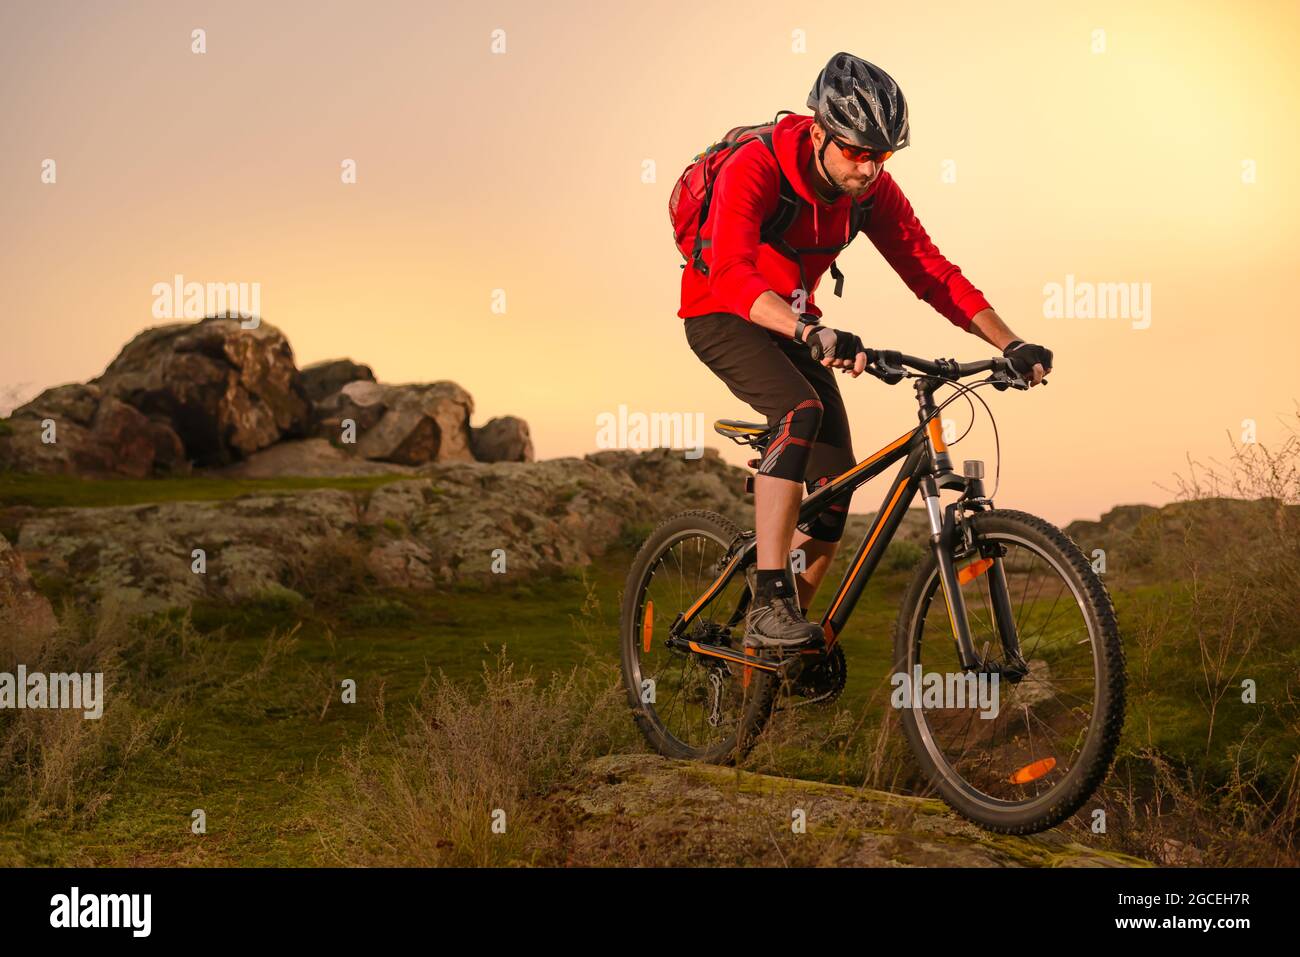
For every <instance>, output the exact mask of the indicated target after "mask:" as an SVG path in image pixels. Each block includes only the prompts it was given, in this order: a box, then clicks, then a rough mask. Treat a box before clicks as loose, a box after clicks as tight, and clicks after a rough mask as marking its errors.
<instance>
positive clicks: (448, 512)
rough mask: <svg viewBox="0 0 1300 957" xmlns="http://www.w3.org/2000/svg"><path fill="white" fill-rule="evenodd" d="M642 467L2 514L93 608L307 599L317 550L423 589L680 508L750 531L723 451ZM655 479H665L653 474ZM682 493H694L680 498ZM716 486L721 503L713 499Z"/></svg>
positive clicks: (386, 582)
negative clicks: (106, 600)
mask: <svg viewBox="0 0 1300 957" xmlns="http://www.w3.org/2000/svg"><path fill="white" fill-rule="evenodd" d="M627 456H630V458H628V457H627ZM642 457H643V456H640V455H638V454H637V453H626V455H624V454H623V453H618V455H617V457H616V458H610V457H609V456H607V455H604V454H602V455H601V456H600V457H599V458H600V460H601V462H602V463H603V464H598V463H597V462H596V461H593V460H592V459H593V458H595V457H589V458H588V459H577V458H565V459H552V460H548V461H545V462H532V463H523V462H496V463H485V462H443V463H435V464H433V465H428V466H425V467H423V468H422V469H420V470H419V475H418V477H416V476H413V477H411V478H409V479H403V480H398V481H394V482H390V483H387V484H384V485H381V486H379V487H378V488H375V489H371V490H357V491H345V490H340V489H323V490H314V491H302V492H284V493H276V494H259V495H253V496H248V497H244V498H236V499H231V500H228V501H210V502H167V503H160V504H157V505H134V506H122V507H114V508H57V509H45V510H36V511H29V512H23V513H22V514H21V515H19V514H16V513H11V516H10V518H11V520H16V521H17V523H18V525H19V533H18V538H17V541H16V543H15V544H16V546H17V547H18V548H19V549H20V550H21V551H22V552H23V554H24V555H25V556H26V557H27V558H28V559H29V562H30V564H31V567H32V570H33V572H38V573H39V574H40V575H42V576H48V577H49V578H50V579H51V580H54V581H58V580H63V581H65V582H67V583H68V584H69V585H71V586H75V591H76V593H77V594H80V595H83V596H84V597H86V598H90V599H96V598H100V597H103V596H105V595H107V594H110V593H111V594H112V595H113V596H114V597H115V598H116V599H118V600H119V601H120V602H122V603H123V604H125V605H127V606H133V607H143V608H147V609H148V608H164V607H169V606H173V605H187V604H189V603H191V602H193V601H196V600H198V599H212V600H217V601H231V600H237V599H240V598H246V597H249V596H252V595H258V594H263V593H266V592H270V591H274V590H275V589H276V588H289V589H292V590H295V591H302V590H303V589H304V588H306V589H308V590H310V588H311V587H313V583H314V582H317V581H318V580H319V579H320V578H321V574H317V571H319V570H316V571H314V570H313V568H312V567H311V563H312V562H313V561H315V560H316V559H315V558H313V557H312V556H314V555H315V554H317V553H319V552H320V551H321V549H323V548H329V549H335V550H336V551H337V552H340V553H343V552H346V553H351V554H354V555H355V556H356V560H357V563H358V564H359V565H361V566H362V567H363V569H364V571H365V572H366V574H368V575H369V576H370V577H369V579H368V581H370V582H372V583H376V584H379V585H381V586H387V587H394V588H417V589H419V588H433V587H438V586H441V585H448V584H454V583H455V582H458V581H463V580H476V579H477V580H485V579H487V578H488V577H489V576H493V575H497V574H502V573H504V575H505V576H506V577H508V578H517V577H525V576H529V575H533V574H538V573H543V574H544V573H556V572H562V571H567V570H570V569H572V568H574V567H578V566H582V565H587V564H589V563H590V562H592V561H593V560H594V559H596V558H598V557H599V556H600V555H603V554H604V553H605V552H606V551H607V550H608V549H609V548H610V547H612V546H614V545H615V544H619V543H624V542H626V541H627V536H628V533H629V532H634V533H635V535H636V536H639V535H641V534H644V533H645V532H646V531H648V527H647V526H649V525H653V523H654V522H656V521H658V520H660V519H662V518H665V517H667V516H668V515H670V514H672V513H673V512H676V511H679V510H681V509H683V508H690V507H697V508H698V507H716V508H718V509H721V510H724V511H730V512H732V513H733V514H734V515H735V517H736V518H737V520H739V521H744V522H746V523H747V522H748V521H749V519H748V517H747V516H745V515H744V514H743V510H744V508H746V507H747V504H746V503H744V502H743V501H742V500H741V499H740V497H739V496H736V495H733V494H732V493H731V492H729V491H727V492H723V491H722V490H724V489H731V488H740V486H741V480H742V478H743V474H744V473H743V472H742V471H741V470H740V469H736V468H734V467H732V466H729V465H727V464H726V463H724V462H722V461H721V459H720V458H718V457H717V455H716V453H713V454H712V455H706V456H705V457H704V458H703V459H697V460H684V461H685V462H686V465H685V467H684V468H683V467H681V466H679V464H678V463H677V462H675V461H673V460H672V458H671V456H664V455H661V454H660V453H657V452H648V453H644V457H645V458H646V459H647V463H645V464H642V463H640V462H639V459H641V458H642ZM254 458H255V459H256V457H254ZM656 470H662V471H663V472H665V473H666V474H665V476H664V477H660V478H656V477H655V472H656ZM632 474H636V475H637V476H638V477H639V478H640V480H641V483H642V484H640V485H638V484H637V482H635V481H633V479H632V478H631V475H632ZM679 487H684V488H688V489H690V488H694V489H695V492H694V494H692V495H690V496H688V497H687V498H686V499H685V500H684V499H683V498H682V497H681V496H679V495H678V494H676V493H677V492H678V491H679V490H680V489H679ZM709 489H714V490H716V491H718V493H719V494H720V495H721V498H720V500H718V501H711V500H709V499H708V498H707V495H706V492H707V490H709ZM195 549H203V551H204V555H205V558H206V572H205V574H202V575H199V574H195V573H194V571H193V570H192V566H193V562H194V557H193V553H194V550H195ZM322 574H323V572H322Z"/></svg>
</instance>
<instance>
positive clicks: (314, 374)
mask: <svg viewBox="0 0 1300 957" xmlns="http://www.w3.org/2000/svg"><path fill="white" fill-rule="evenodd" d="M374 381H375V374H374V373H373V372H372V371H371V370H370V366H363V365H361V364H360V363H358V362H353V361H352V360H351V359H326V360H325V361H323V362H313V363H312V364H311V365H309V366H305V367H304V368H303V370H302V387H303V391H305V392H306V393H307V398H308V399H310V400H311V401H312V402H320V401H321V400H322V399H325V398H327V397H328V396H331V395H333V394H334V393H335V392H337V391H339V389H341V388H343V387H344V386H345V385H347V384H348V383H349V382H374Z"/></svg>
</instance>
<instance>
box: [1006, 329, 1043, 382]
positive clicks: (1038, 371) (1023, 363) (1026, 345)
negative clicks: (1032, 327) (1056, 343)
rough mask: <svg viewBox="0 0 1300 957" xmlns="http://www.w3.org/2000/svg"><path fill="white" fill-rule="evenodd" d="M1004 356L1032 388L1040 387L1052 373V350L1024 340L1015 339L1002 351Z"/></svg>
mask: <svg viewBox="0 0 1300 957" xmlns="http://www.w3.org/2000/svg"><path fill="white" fill-rule="evenodd" d="M1002 355H1003V356H1005V357H1006V359H1007V361H1009V362H1010V363H1011V367H1012V368H1013V369H1015V371H1016V373H1017V374H1018V375H1020V377H1021V378H1023V379H1025V380H1026V381H1028V383H1029V385H1030V387H1031V388H1032V387H1033V386H1036V385H1038V384H1039V383H1040V382H1042V381H1043V377H1044V376H1045V375H1047V373H1049V372H1051V371H1052V350H1051V349H1048V348H1045V347H1043V346H1040V345H1035V344H1034V343H1032V342H1025V341H1024V340H1023V339H1013V340H1012V341H1011V342H1009V343H1007V347H1006V348H1005V349H1003V350H1002Z"/></svg>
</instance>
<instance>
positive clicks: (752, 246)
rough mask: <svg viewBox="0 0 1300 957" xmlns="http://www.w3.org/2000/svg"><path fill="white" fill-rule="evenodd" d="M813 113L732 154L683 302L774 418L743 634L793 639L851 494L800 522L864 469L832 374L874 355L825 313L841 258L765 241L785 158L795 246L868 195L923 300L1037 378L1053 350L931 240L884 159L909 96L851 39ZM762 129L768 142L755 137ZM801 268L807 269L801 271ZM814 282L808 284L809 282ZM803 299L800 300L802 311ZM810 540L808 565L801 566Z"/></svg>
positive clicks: (823, 242) (817, 243)
mask: <svg viewBox="0 0 1300 957" xmlns="http://www.w3.org/2000/svg"><path fill="white" fill-rule="evenodd" d="M808 106H809V108H810V109H812V111H813V115H812V116H786V117H783V118H782V119H781V120H780V121H779V122H778V123H777V124H776V126H775V128H774V130H773V133H772V149H771V150H769V149H768V148H767V147H766V146H764V145H763V144H762V143H761V142H758V141H755V143H747V144H746V145H744V146H743V147H740V148H738V149H737V151H736V153H735V155H734V156H732V157H731V158H729V159H728V160H727V162H726V163H725V165H723V167H722V172H721V174H720V175H719V177H718V180H717V183H716V185H715V187H714V199H713V204H712V208H711V210H710V212H709V216H708V220H707V222H706V223H705V224H704V226H703V232H704V236H705V238H706V239H711V241H712V243H711V245H706V250H707V252H708V253H709V254H711V255H709V257H708V272H707V275H706V274H704V273H702V272H700V271H698V270H696V269H691V268H687V269H685V270H683V272H682V290H681V309H680V310H679V311H678V313H677V314H678V316H679V317H681V318H682V319H684V320H686V321H685V329H686V338H687V341H688V342H689V343H690V347H691V349H692V351H694V352H695V354H696V355H697V356H698V357H699V358H700V359H701V360H702V361H703V362H704V364H705V365H707V366H708V367H709V369H710V370H712V371H713V372H714V374H716V375H717V376H718V377H719V378H720V379H722V381H723V382H724V383H726V385H727V387H728V388H729V389H730V390H731V391H732V393H734V394H735V395H736V396H737V398H739V399H741V400H743V401H744V402H747V403H748V404H749V405H751V406H753V407H754V408H755V409H756V410H758V411H759V412H760V413H761V414H763V415H765V416H766V417H767V422H768V424H769V425H770V426H772V427H773V428H774V429H775V432H774V434H773V438H772V441H771V444H770V445H769V447H768V449H767V452H766V454H765V455H764V456H763V459H762V461H761V462H760V463H759V466H758V474H757V476H756V478H755V481H754V513H755V523H754V525H755V530H756V533H757V538H758V561H757V563H756V565H755V566H754V570H753V571H752V572H751V577H750V584H751V587H752V588H753V591H754V595H755V597H754V601H753V604H752V605H751V606H750V610H749V613H748V617H747V619H746V635H745V644H746V645H747V646H749V647H755V648H774V649H790V648H798V647H804V646H810V645H817V644H819V643H821V642H822V640H823V638H822V633H821V629H820V628H819V627H818V626H817V625H815V624H812V623H810V622H809V621H808V620H807V618H806V617H805V614H806V609H807V608H808V606H809V605H810V604H811V603H812V599H813V596H814V594H815V593H816V591H817V588H818V586H819V585H820V584H821V581H822V579H823V578H824V577H825V575H826V571H827V569H828V568H829V567H830V564H831V561H832V559H833V558H834V556H835V551H836V549H837V548H838V546H839V540H840V537H841V535H842V534H843V531H844V521H845V518H846V517H847V512H848V503H847V502H844V503H840V504H839V505H837V506H836V507H835V510H834V511H832V512H831V513H830V515H829V516H827V515H826V514H825V513H823V515H822V516H819V517H818V519H817V520H816V522H814V523H811V524H810V525H809V526H808V527H800V528H798V529H796V527H795V525H796V521H797V519H798V511H799V504H800V502H801V500H802V498H803V494H804V486H805V485H806V487H807V489H808V490H809V491H812V490H813V489H815V488H817V487H819V486H820V485H822V484H824V483H826V482H828V481H830V480H831V479H832V478H834V477H835V476H836V475H839V474H841V473H842V472H844V471H846V470H847V469H849V468H851V467H852V466H853V465H854V464H855V463H854V458H853V444H852V441H851V439H850V435H849V423H848V417H847V416H846V414H845V410H844V402H843V400H842V399H841V397H840V392H839V388H838V386H837V385H836V382H835V377H834V375H833V373H832V372H831V371H830V370H832V369H839V370H840V371H841V372H842V373H848V374H849V375H852V376H853V377H855V378H856V377H857V376H859V375H861V374H862V372H863V371H864V370H865V368H866V354H865V352H864V350H863V346H862V343H861V341H860V340H859V339H858V337H857V336H856V335H854V334H852V333H850V332H845V331H843V330H839V329H832V328H829V327H827V326H825V325H822V324H821V310H820V309H819V308H818V307H817V304H816V303H815V301H814V296H813V293H814V291H815V290H816V288H817V284H818V281H819V280H820V278H821V275H822V273H824V272H825V271H826V269H828V268H829V267H830V266H831V264H832V262H833V261H834V259H835V254H836V253H835V252H834V251H833V252H830V253H829V254H824V253H819V252H817V251H814V252H806V253H804V254H802V255H799V256H797V257H796V258H795V259H791V258H787V255H786V254H783V253H782V252H781V251H779V250H778V249H776V248H775V247H774V246H772V245H770V244H768V243H764V242H760V240H759V233H760V229H761V226H762V224H763V222H764V220H765V219H766V218H767V217H768V216H770V215H771V214H772V211H773V209H774V208H775V206H776V204H777V202H778V200H779V193H780V181H779V174H778V170H777V165H776V164H777V163H779V164H780V170H781V172H783V173H784V174H785V177H786V179H787V180H788V181H789V182H790V184H791V185H792V186H793V187H794V189H795V191H796V193H797V194H798V195H799V197H800V199H801V200H802V203H801V208H800V210H799V214H798V216H797V217H796V218H795V220H794V221H793V222H792V223H791V225H790V228H789V230H788V231H787V232H786V233H785V236H784V239H785V244H784V245H785V247H786V249H787V250H789V249H790V248H795V249H812V250H816V249H817V247H831V248H832V249H833V250H837V249H838V248H842V247H843V244H845V243H847V242H848V241H849V240H850V239H852V238H853V237H852V236H851V235H849V223H850V215H849V214H850V206H851V204H853V203H858V202H863V201H865V200H867V199H868V198H870V199H871V209H870V213H869V218H868V220H867V223H866V226H865V228H864V229H863V231H864V232H865V233H866V235H867V236H868V237H869V238H870V239H871V241H872V243H873V244H874V245H875V247H876V249H878V250H879V251H880V254H881V255H882V256H884V258H885V260H886V261H887V262H888V263H889V265H890V266H892V267H893V269H894V271H895V272H897V273H898V275H899V277H900V278H902V280H903V282H905V283H906V284H907V286H908V288H910V289H911V290H912V292H914V293H915V294H916V295H917V297H918V298H920V299H923V300H925V301H926V302H928V303H929V304H930V305H931V306H932V307H933V308H934V309H935V310H936V311H937V312H938V313H939V314H940V315H942V316H943V317H944V318H946V319H947V320H948V321H949V322H951V323H953V325H955V326H957V327H959V328H961V329H964V330H966V331H967V332H970V333H972V334H974V335H977V336H979V337H980V338H981V339H983V340H985V341H986V342H988V343H989V344H991V345H993V346H994V347H996V348H998V349H1001V350H1002V351H1003V355H1004V356H1006V357H1007V358H1008V359H1010V360H1011V363H1012V365H1013V366H1014V367H1015V368H1016V370H1017V371H1018V372H1019V373H1020V374H1021V375H1023V376H1024V377H1025V378H1026V379H1028V380H1029V381H1030V382H1031V384H1032V385H1038V383H1039V382H1041V381H1042V379H1043V376H1044V375H1046V374H1047V373H1048V372H1050V371H1051V368H1052V353H1051V351H1050V350H1048V349H1046V348H1044V347H1042V346H1039V345H1034V344H1032V343H1027V342H1025V341H1024V340H1022V339H1019V338H1017V337H1016V336H1015V334H1014V333H1013V332H1012V331H1011V330H1010V329H1009V328H1008V327H1007V325H1006V323H1005V322H1003V321H1002V319H1001V318H1000V317H999V316H998V314H997V313H996V312H994V311H993V308H992V307H991V306H990V305H989V303H988V301H987V300H986V299H985V298H984V296H983V294H981V293H980V291H979V290H978V289H976V288H975V287H974V286H973V285H972V284H971V283H970V281H969V280H967V279H966V277H965V276H963V275H962V273H961V270H960V269H958V268H957V267H956V266H955V265H953V264H952V263H951V262H949V261H948V260H947V259H945V258H944V256H943V255H942V254H941V253H940V252H939V250H938V248H937V247H936V246H935V245H934V243H932V242H931V241H930V237H929V236H928V235H927V234H926V231H925V229H924V228H923V227H922V226H921V223H920V222H919V221H918V220H917V218H916V215H915V213H913V212H912V207H911V205H910V204H909V203H908V201H907V198H906V197H905V196H904V195H903V192H902V190H900V189H899V187H898V184H897V183H896V182H895V181H894V180H893V178H892V177H891V176H890V175H889V173H887V172H885V170H884V164H885V161H886V160H888V159H889V157H890V156H892V155H893V154H894V153H895V152H896V151H898V150H900V149H902V148H903V147H905V146H907V144H908V118H907V102H906V101H905V100H904V99H903V93H902V91H901V90H900V89H899V88H898V84H897V83H895V82H894V80H893V79H892V78H891V77H890V76H889V75H888V74H887V73H885V71H884V70H882V69H880V68H879V67H877V66H874V65H872V64H870V63H868V62H866V61H865V60H863V59H861V58H859V57H856V56H852V55H851V54H848V53H837V54H835V56H833V57H831V59H830V61H829V62H828V63H827V64H826V67H825V69H823V70H822V71H821V73H820V75H818V77H817V80H816V82H815V83H814V84H813V88H812V92H811V93H810V94H809V95H808ZM756 143H757V145H755V144H756ZM801 274H802V275H803V277H804V278H803V280H801V278H800V276H801ZM803 282H806V283H807V285H808V288H807V291H806V293H805V292H804V290H803V289H801V288H800V286H801V285H802V283H803ZM796 307H798V309H797V311H796ZM793 549H802V550H803V552H804V554H805V557H806V563H805V571H803V572H802V573H801V574H800V575H799V576H798V578H797V580H796V578H795V576H794V574H793V569H792V568H791V566H790V560H789V555H790V552H791V551H792V550H793Z"/></svg>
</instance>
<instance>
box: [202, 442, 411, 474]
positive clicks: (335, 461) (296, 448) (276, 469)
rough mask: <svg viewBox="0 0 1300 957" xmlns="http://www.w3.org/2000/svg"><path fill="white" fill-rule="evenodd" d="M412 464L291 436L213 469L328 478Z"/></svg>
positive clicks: (385, 471) (407, 470) (404, 468)
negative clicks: (377, 458)
mask: <svg viewBox="0 0 1300 957" xmlns="http://www.w3.org/2000/svg"><path fill="white" fill-rule="evenodd" d="M414 472H415V469H414V468H412V467H410V466H408V465H394V464H392V463H390V462H371V461H369V460H367V459H362V458H357V456H355V455H349V454H348V453H347V452H345V451H344V450H343V449H342V448H339V447H337V446H334V445H331V444H330V443H329V442H327V441H326V440H325V439H291V440H288V441H285V442H277V443H276V444H275V445H272V446H271V447H270V448H267V449H263V450H262V451H260V452H254V453H253V454H252V455H250V456H249V457H248V458H246V459H244V460H243V461H242V462H236V463H235V464H234V465H227V466H225V467H224V468H220V469H212V470H209V471H208V472H207V473H205V474H210V475H212V476H214V477H218V478H245V479H265V478H283V477H285V476H298V477H301V476H308V477H313V478H328V477H337V476H349V475H392V474H395V473H396V474H406V473H410V474H414Z"/></svg>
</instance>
